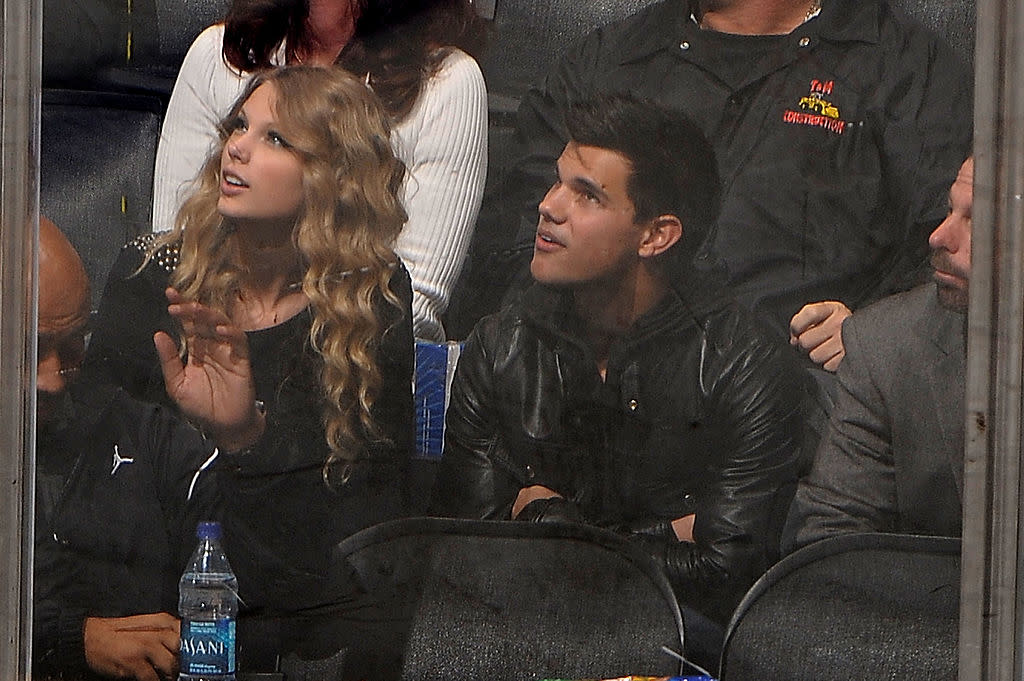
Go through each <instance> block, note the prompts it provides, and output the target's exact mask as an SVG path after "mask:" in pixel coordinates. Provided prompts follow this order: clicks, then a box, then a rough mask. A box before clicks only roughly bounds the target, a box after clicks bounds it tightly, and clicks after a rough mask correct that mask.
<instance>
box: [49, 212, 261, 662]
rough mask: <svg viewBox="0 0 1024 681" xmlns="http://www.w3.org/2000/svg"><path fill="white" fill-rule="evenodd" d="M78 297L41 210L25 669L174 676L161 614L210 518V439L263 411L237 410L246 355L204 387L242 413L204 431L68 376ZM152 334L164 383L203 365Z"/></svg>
mask: <svg viewBox="0 0 1024 681" xmlns="http://www.w3.org/2000/svg"><path fill="white" fill-rule="evenodd" d="M89 300H90V297H89V281H88V277H87V276H86V273H85V269H84V268H83V266H82V261H81V260H80V259H79V257H78V254H77V253H76V252H75V249H74V248H73V247H72V246H71V244H70V243H69V242H68V240H67V239H66V238H65V237H64V235H63V234H62V233H61V232H60V230H59V229H57V227H56V226H55V225H54V224H53V223H52V222H50V221H49V220H47V219H46V218H42V219H41V220H40V224H39V322H38V324H39V325H38V331H39V335H38V365H37V379H36V385H37V393H36V399H37V447H36V454H37V465H36V490H37V493H36V540H35V550H36V560H35V618H34V629H33V636H34V642H33V657H34V661H33V666H34V670H33V671H34V672H35V673H36V674H37V675H43V676H46V675H63V676H64V678H69V677H70V678H77V677H80V676H84V677H86V678H89V677H93V676H95V675H98V676H101V677H114V678H128V679H140V680H143V681H158V680H159V679H161V678H163V679H167V678H172V677H173V676H174V675H176V674H177V666H178V664H177V657H178V649H179V640H178V619H177V617H175V616H174V615H172V614H170V613H174V612H177V601H178V591H177V586H178V579H179V577H180V576H181V572H182V570H183V569H184V566H185V563H186V561H187V560H188V558H189V555H190V553H191V551H192V549H193V547H194V545H195V529H196V524H197V523H198V522H199V521H201V520H207V519H210V518H213V517H216V509H215V508H214V506H215V493H214V480H213V478H212V474H211V470H212V468H213V463H214V462H215V461H216V459H217V457H218V450H217V449H216V448H215V443H214V441H215V442H216V443H217V444H219V445H220V446H221V448H222V449H223V450H224V451H236V450H237V449H241V448H244V447H246V446H248V445H251V444H252V443H254V442H255V441H256V440H257V439H258V438H259V436H260V434H261V433H262V423H260V422H258V421H254V420H253V419H258V418H259V417H257V416H252V417H251V418H250V416H249V412H250V411H252V410H253V409H254V405H253V398H252V396H251V394H250V393H249V392H248V391H247V390H246V389H245V387H244V379H245V378H246V377H247V374H246V373H245V370H246V369H247V366H248V365H247V362H246V363H245V364H244V366H242V371H241V373H240V376H241V377H242V379H243V381H242V383H243V388H242V389H241V390H235V391H233V392H231V393H226V394H218V395H215V397H216V398H217V399H218V400H220V402H219V404H223V405H226V406H228V407H236V410H235V413H236V414H243V416H244V418H238V419H236V420H234V421H227V422H225V423H222V424H206V423H204V424H203V425H204V428H205V427H206V426H210V427H211V430H209V431H208V432H211V433H213V434H214V435H215V436H216V437H215V438H214V441H209V440H206V439H204V437H203V436H202V435H200V433H199V432H198V431H197V430H195V429H194V428H193V427H191V426H190V425H188V424H187V423H185V422H184V421H182V420H180V419H179V418H178V417H176V416H175V415H173V414H171V413H170V412H169V411H167V410H165V409H163V408H161V407H158V406H155V405H149V404H145V403H142V402H139V401H137V400H134V399H132V398H130V397H128V396H127V395H126V394H125V393H124V392H123V391H121V390H120V389H117V388H114V387H107V386H95V385H89V386H86V385H81V384H76V383H75V382H74V381H73V378H74V377H75V376H76V375H77V372H78V368H79V365H80V363H81V359H82V355H83V353H84V350H85V339H86V333H87V327H88V320H89ZM162 340H163V345H164V348H163V349H162V356H163V359H164V360H165V370H166V372H167V377H168V380H169V381H170V380H173V381H175V382H176V383H177V384H179V385H181V384H187V382H188V380H189V379H190V378H195V376H194V375H192V372H199V373H202V372H203V371H204V369H203V368H202V367H192V368H189V367H185V366H183V365H182V364H181V362H180V360H179V359H178V358H177V353H176V350H175V348H174V344H173V343H172V342H171V341H170V339H169V338H165V339H162ZM206 359H207V361H209V362H211V363H215V359H216V358H206ZM208 396H209V394H208ZM243 407H244V409H243ZM226 411H227V412H230V409H228V410H226ZM232 418H233V417H232Z"/></svg>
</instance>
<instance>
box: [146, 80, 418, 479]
mask: <svg viewBox="0 0 1024 681" xmlns="http://www.w3.org/2000/svg"><path fill="white" fill-rule="evenodd" d="M264 84H269V85H272V86H273V87H274V89H275V90H276V94H277V97H276V104H275V113H276V118H277V127H278V129H279V130H280V132H281V134H282V135H283V136H284V137H285V138H286V139H287V140H288V142H289V145H290V146H291V148H292V152H293V153H295V154H296V155H297V156H298V157H299V158H300V159H301V160H302V165H303V189H304V194H305V198H304V201H303V203H302V206H301V207H300V209H299V213H298V215H297V216H296V217H295V223H294V226H293V228H292V243H293V244H294V246H295V249H296V252H297V253H298V254H299V258H300V262H301V266H302V267H303V268H304V273H303V275H302V282H301V284H302V291H303V293H305V294H306V296H307V297H308V298H309V301H310V306H311V309H312V313H313V324H312V327H311V329H310V332H309V342H310V344H311V346H312V347H313V348H314V349H315V350H316V352H317V353H318V354H319V355H320V357H321V358H322V360H323V366H322V369H321V376H320V379H321V381H320V382H321V386H322V388H323V397H324V414H323V423H324V427H325V431H326V439H327V445H328V447H329V449H330V452H331V453H330V456H329V457H328V459H327V461H326V462H325V470H327V467H328V466H330V465H331V464H332V463H333V462H334V461H339V460H341V461H345V462H352V461H354V460H356V459H357V458H358V457H359V454H360V451H361V449H362V446H363V443H364V442H365V441H366V440H367V439H368V438H369V439H380V438H381V435H380V433H381V430H380V429H379V428H378V426H377V424H375V423H374V421H373V418H372V415H371V411H372V408H373V405H374V402H375V401H376V399H377V397H378V396H379V393H380V390H381V374H380V370H379V368H378V366H377V349H378V346H379V341H380V338H381V336H382V334H383V332H384V331H385V329H384V328H383V326H384V320H383V319H381V318H380V317H379V314H380V310H381V307H380V304H381V301H382V300H386V301H388V302H389V303H390V304H391V305H393V306H395V307H396V308H400V304H399V302H398V300H397V298H396V297H395V296H394V294H393V293H392V292H391V290H390V288H389V282H390V280H391V276H392V274H393V273H394V270H395V267H396V266H397V264H398V262H399V261H398V257H397V256H396V255H395V253H394V250H393V246H394V243H395V239H396V238H397V237H398V233H399V232H400V231H401V229H402V226H403V225H404V224H405V221H406V213H405V210H404V208H403V207H402V204H401V200H400V198H399V197H400V194H399V191H400V188H401V185H402V181H403V179H404V177H405V166H404V165H403V164H402V162H401V161H400V160H398V159H397V158H396V157H395V155H394V153H393V152H392V148H391V143H390V132H391V130H390V125H389V123H388V116H387V114H386V113H385V111H384V109H383V107H382V106H381V104H380V102H379V100H378V99H377V97H375V96H374V95H373V93H372V92H371V91H370V89H369V88H368V87H367V86H366V85H365V84H364V83H363V82H361V81H359V80H356V79H354V78H353V77H352V76H351V75H349V74H348V73H347V72H345V71H343V70H342V69H340V68H319V67H309V66H294V67H286V68H280V69H275V70H272V71H266V72H262V73H260V74H258V75H257V76H255V77H254V78H253V79H252V80H251V81H250V83H249V85H248V87H247V88H246V89H245V91H244V92H243V93H242V95H241V96H240V97H239V98H238V100H237V101H236V102H235V104H234V106H233V107H232V109H231V113H230V114H229V115H228V116H227V117H226V118H225V119H224V122H223V123H222V125H221V133H220V138H221V141H220V144H219V145H218V146H217V148H216V149H215V150H214V152H213V153H211V155H210V157H209V158H208V159H207V161H206V163H205V165H204V166H203V169H202V171H201V172H200V175H199V178H198V180H197V187H196V189H195V191H194V193H193V194H192V195H191V196H190V197H189V198H188V200H187V201H186V202H185V203H184V205H183V206H182V208H181V210H180V211H179V213H178V216H177V220H176V221H175V226H174V229H173V230H172V231H170V232H168V233H167V234H166V235H164V236H162V237H161V238H159V239H157V241H156V243H155V244H154V245H153V248H152V249H151V250H150V253H149V257H152V254H153V253H155V252H156V251H157V250H159V249H160V248H161V247H163V246H165V245H168V244H172V243H178V242H180V261H179V264H178V267H177V269H176V270H175V272H174V274H173V275H172V277H171V285H172V286H174V287H175V288H176V289H178V291H180V292H181V293H182V295H184V296H185V298H187V299H189V300H196V301H199V302H201V303H203V304H205V305H208V306H211V307H214V308H217V309H220V310H223V311H225V312H226V313H228V314H229V315H230V312H231V309H232V306H233V305H235V304H236V303H237V301H238V295H239V292H240V282H241V280H242V277H243V275H244V272H243V270H242V267H241V265H240V263H239V261H238V260H239V259H238V257H237V254H238V248H237V243H236V240H237V239H238V238H240V237H239V235H238V233H237V232H236V231H235V228H234V225H233V224H232V221H231V220H230V219H226V218H224V217H222V216H221V215H220V213H219V212H218V211H217V202H218V199H219V196H220V189H219V187H220V159H221V152H222V150H223V148H224V145H225V143H226V141H227V138H228V135H229V132H230V127H229V123H230V121H232V120H233V119H235V117H236V116H237V115H238V113H239V111H240V109H241V107H242V105H243V104H244V103H245V101H246V100H247V99H248V98H249V95H251V94H252V93H253V92H254V91H255V90H256V88H258V87H260V86H261V85H264Z"/></svg>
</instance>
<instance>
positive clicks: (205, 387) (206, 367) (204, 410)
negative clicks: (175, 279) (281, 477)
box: [153, 288, 264, 451]
mask: <svg viewBox="0 0 1024 681" xmlns="http://www.w3.org/2000/svg"><path fill="white" fill-rule="evenodd" d="M166 294H167V300H168V302H169V303H170V305H169V306H168V308H167V311H168V312H169V313H170V314H171V316H173V317H174V318H175V319H177V320H178V321H179V322H180V323H181V326H182V328H183V329H184V334H185V348H186V350H187V352H188V360H187V362H185V363H183V362H182V361H181V357H180V356H179V354H178V348H177V346H176V345H175V343H174V341H173V340H172V339H171V337H170V336H168V335H167V334H166V333H164V332H162V331H161V332H157V334H156V335H155V336H154V337H153V343H154V344H155V345H156V350H157V354H159V356H160V366H161V369H162V370H163V374H164V385H165V387H166V389H167V394H168V396H170V397H171V399H173V400H174V401H175V402H176V403H177V404H178V407H179V408H180V409H181V411H182V413H183V414H185V416H187V417H188V418H190V419H193V420H196V421H198V422H199V423H201V424H202V426H203V428H204V429H205V430H206V431H207V433H208V434H209V435H210V436H212V437H213V439H214V440H215V441H216V442H217V444H218V445H219V446H220V447H222V448H223V449H225V450H226V451H238V450H240V449H244V448H245V447H248V446H250V445H251V444H253V443H254V442H255V441H256V440H257V439H259V437H260V435H261V434H262V432H263V427H264V424H263V415H262V414H261V413H260V411H259V410H258V409H257V408H256V388H255V385H254V383H253V378H252V368H251V367H250V364H249V343H248V341H247V340H246V337H245V332H244V331H242V330H241V329H240V328H239V327H238V326H236V325H235V324H233V323H232V322H231V320H230V319H229V318H228V317H227V315H225V314H224V313H223V312H219V311H217V310H214V309H212V308H209V307H207V306H205V305H202V304H200V303H196V302H188V301H186V300H185V299H184V298H182V296H181V294H180V293H178V292H177V291H176V290H174V289H173V288H168V289H167V291H166Z"/></svg>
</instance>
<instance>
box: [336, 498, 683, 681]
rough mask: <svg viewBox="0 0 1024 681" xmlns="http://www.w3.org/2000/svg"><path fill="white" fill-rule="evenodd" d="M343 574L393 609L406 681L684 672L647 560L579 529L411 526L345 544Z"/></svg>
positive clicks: (666, 594)
mask: <svg viewBox="0 0 1024 681" xmlns="http://www.w3.org/2000/svg"><path fill="white" fill-rule="evenodd" d="M334 559H335V569H336V570H337V571H338V573H339V574H341V575H343V576H346V577H347V576H348V575H349V574H351V572H352V571H354V572H355V574H356V575H358V578H359V580H360V581H361V582H362V583H363V586H364V588H366V589H368V590H371V591H372V592H375V593H379V594H381V595H382V596H383V597H384V598H385V599H386V600H389V601H390V603H391V604H392V605H393V610H391V611H389V614H391V615H392V616H393V617H394V622H395V624H396V625H397V626H399V627H400V628H402V629H404V630H407V632H408V633H407V643H406V645H405V647H404V653H405V654H404V663H403V665H402V672H401V677H402V679H404V680H405V681H421V680H422V681H425V680H428V679H429V680H433V679H449V678H452V679H454V678H462V679H489V680H490V681H506V680H507V681H513V680H514V681H521V680H523V679H544V678H613V677H620V676H625V675H627V674H649V675H661V676H664V675H673V674H678V673H679V670H680V663H679V662H678V661H677V660H676V659H674V658H673V657H671V656H670V655H668V654H667V653H665V652H664V651H663V650H662V646H665V647H668V648H670V649H671V650H673V651H676V652H677V653H678V652H681V651H682V645H683V630H682V619H681V616H680V613H679V607H678V605H677V604H676V601H675V597H674V595H673V594H672V589H671V587H670V586H669V584H668V581H667V579H666V578H665V576H664V575H663V574H662V573H661V571H660V570H659V569H658V567H657V566H656V565H655V563H654V562H653V560H652V559H651V558H650V556H648V555H646V554H645V553H643V552H642V551H640V550H639V549H638V548H637V547H635V546H633V545H632V544H630V543H629V542H627V541H625V540H624V539H622V538H621V537H618V536H616V535H614V534H612V533H610V532H606V531H604V530H599V529H597V528H592V527H585V526H581V525H558V524H532V523H513V522H496V521H478V520H455V519H447V518H410V519H405V520H397V521H392V522H390V523H385V524H383V525H377V526H376V527H372V528H369V529H367V530H364V531H362V532H360V533H358V534H355V535H353V536H352V537H349V538H348V539H345V540H344V541H342V542H341V543H340V544H339V545H338V547H337V549H336V550H335V556H334Z"/></svg>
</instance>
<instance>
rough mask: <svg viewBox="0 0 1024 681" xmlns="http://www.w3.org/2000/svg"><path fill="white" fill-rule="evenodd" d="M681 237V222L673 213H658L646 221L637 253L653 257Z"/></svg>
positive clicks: (643, 256) (642, 256)
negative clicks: (658, 214)
mask: <svg viewBox="0 0 1024 681" xmlns="http://www.w3.org/2000/svg"><path fill="white" fill-rule="evenodd" d="M681 238H683V223H682V222H680V221H679V218H677V217H676V216H675V215H660V216H658V217H656V218H654V219H652V220H650V221H649V222H648V223H647V226H646V227H645V228H644V238H643V240H642V241H641V242H640V247H639V249H637V254H638V255H639V256H640V257H641V258H653V257H654V256H657V255H661V254H662V253H664V252H665V251H667V250H668V249H670V248H672V247H673V246H674V245H675V244H676V242H677V241H679V240H680V239H681Z"/></svg>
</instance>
